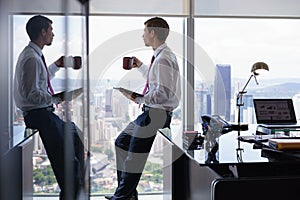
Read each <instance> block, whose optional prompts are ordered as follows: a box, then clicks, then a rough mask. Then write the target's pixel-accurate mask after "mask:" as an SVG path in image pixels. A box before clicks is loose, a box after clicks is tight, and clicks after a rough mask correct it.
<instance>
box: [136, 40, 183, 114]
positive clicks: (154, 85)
mask: <svg viewBox="0 0 300 200" xmlns="http://www.w3.org/2000/svg"><path fill="white" fill-rule="evenodd" d="M153 55H154V57H155V59H154V62H153V63H152V65H151V68H150V71H149V88H148V92H147V93H146V94H145V95H144V97H142V98H140V99H139V102H140V103H144V104H145V105H147V106H149V107H152V108H161V109H165V110H168V111H172V110H174V109H175V108H176V107H177V106H178V104H179V101H180V98H181V82H180V72H179V66H178V63H177V58H176V56H175V54H174V53H173V52H172V50H171V49H170V48H169V47H168V46H167V45H166V44H165V43H163V44H162V45H161V46H159V47H158V48H157V49H156V50H155V51H154V54H153ZM138 69H139V71H140V72H141V73H142V74H143V76H144V77H145V78H146V79H147V74H148V69H149V67H148V66H147V65H145V64H142V65H141V66H140V67H139V68H138Z"/></svg>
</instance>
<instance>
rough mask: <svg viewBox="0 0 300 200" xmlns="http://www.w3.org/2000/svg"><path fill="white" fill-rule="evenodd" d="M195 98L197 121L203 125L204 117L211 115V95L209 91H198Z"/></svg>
mask: <svg viewBox="0 0 300 200" xmlns="http://www.w3.org/2000/svg"><path fill="white" fill-rule="evenodd" d="M195 98H196V101H195V110H196V111H197V112H196V113H195V119H196V120H197V122H200V123H201V116H202V115H211V95H210V94H209V92H208V90H196V91H195Z"/></svg>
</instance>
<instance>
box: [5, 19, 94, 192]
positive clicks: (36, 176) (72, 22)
mask: <svg viewBox="0 0 300 200" xmlns="http://www.w3.org/2000/svg"><path fill="white" fill-rule="evenodd" d="M31 17H32V15H13V16H12V22H13V23H12V26H13V28H12V30H13V33H12V34H13V36H12V47H13V48H12V49H13V56H12V58H11V59H12V63H13V68H15V66H16V64H17V59H18V57H19V55H20V53H21V51H23V49H24V47H26V46H27V45H28V43H29V37H28V35H27V33H26V28H25V26H26V23H27V21H28V20H29V18H31ZM46 17H48V18H49V19H51V20H52V22H53V23H52V27H53V33H54V39H53V42H52V44H51V45H49V46H45V47H44V48H43V50H42V52H43V55H44V57H45V60H46V63H47V65H48V66H49V65H50V64H52V63H53V62H55V61H56V60H57V59H58V58H59V57H61V56H63V55H64V56H66V59H65V60H64V64H65V66H66V67H65V68H60V69H59V71H58V72H57V73H56V74H55V77H54V78H53V79H52V80H51V85H52V87H53V89H54V93H59V92H62V91H71V90H74V89H78V88H83V94H81V95H79V96H78V97H77V98H75V99H66V100H65V101H63V102H62V103H59V104H55V105H54V108H55V111H54V113H55V114H56V115H57V116H58V117H59V118H61V119H62V120H63V121H65V122H69V121H72V122H74V123H75V124H76V126H77V127H78V128H79V129H80V130H81V131H79V132H80V134H81V142H82V143H83V144H84V146H85V147H86V149H85V150H84V153H85V159H86V158H87V148H88V145H87V144H88V130H87V123H86V118H87V114H86V110H87V109H88V108H87V107H86V106H88V105H89V104H88V103H86V98H85V96H86V88H87V84H86V83H87V80H86V74H87V72H86V71H87V65H86V52H87V51H86V46H87V45H86V31H85V27H86V26H85V17H82V16H68V17H65V16H46ZM71 56H73V57H74V56H78V57H81V61H82V67H81V69H77V70H74V69H73V67H72V64H73V62H72V61H73V60H72V59H71ZM13 71H14V72H15V70H13ZM12 77H14V75H13V76H12ZM64 98H67V96H64ZM13 110H14V116H13V122H14V126H13V135H14V139H18V138H20V139H22V138H24V132H25V131H24V130H25V127H26V126H25V123H24V118H23V112H22V111H21V110H20V109H18V108H17V107H16V106H14V107H13ZM68 124H69V123H66V126H68ZM64 130H65V131H66V133H68V131H70V130H69V129H68V130H67V129H64ZM26 133H32V132H31V131H29V132H26ZM39 135H40V134H39V133H37V134H35V135H34V137H33V140H34V149H33V164H34V166H33V189H34V193H35V194H56V195H58V193H59V191H60V188H59V187H58V185H57V182H56V180H55V176H54V174H53V172H52V168H51V166H50V162H49V159H48V154H47V153H46V150H45V147H44V143H42V141H41V139H40V137H39ZM67 135H68V134H65V135H64V137H65V139H66V140H68V141H70V139H71V138H68V137H67ZM17 141H18V142H20V141H21V140H19V139H18V140H17ZM52 145H53V146H55V145H57V144H52ZM66 146H68V147H69V146H72V145H66ZM84 164H86V162H85V163H83V165H84ZM82 169H85V166H83V168H82ZM86 181H87V180H86ZM86 187H88V184H87V186H86Z"/></svg>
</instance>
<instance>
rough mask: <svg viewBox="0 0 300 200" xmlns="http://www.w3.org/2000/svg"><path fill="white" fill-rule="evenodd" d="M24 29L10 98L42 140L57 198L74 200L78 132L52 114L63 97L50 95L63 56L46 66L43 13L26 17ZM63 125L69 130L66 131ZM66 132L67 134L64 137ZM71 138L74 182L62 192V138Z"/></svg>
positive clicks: (47, 34) (78, 180) (49, 32)
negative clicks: (26, 39)
mask: <svg viewBox="0 0 300 200" xmlns="http://www.w3.org/2000/svg"><path fill="white" fill-rule="evenodd" d="M26 31H27V34H28V36H29V38H30V42H29V44H28V46H26V47H25V48H24V50H23V51H22V52H21V54H20V55H19V58H18V62H17V65H16V71H15V78H14V99H15V103H16V106H17V107H18V108H19V109H20V110H22V111H23V116H24V121H25V124H26V126H27V127H28V128H32V129H38V131H39V134H40V137H41V139H42V141H43V144H44V147H45V149H46V152H47V155H48V158H49V160H50V162H51V166H52V169H53V172H54V174H55V176H56V180H57V182H58V185H59V187H60V189H61V192H60V199H66V196H68V199H76V196H77V195H78V193H79V190H80V188H81V185H82V181H83V180H82V179H83V175H82V171H81V170H82V169H83V167H84V166H83V163H84V162H83V159H84V158H83V157H84V156H83V144H82V142H81V139H80V134H81V133H80V131H79V129H78V128H77V127H76V125H75V124H74V123H73V122H68V123H69V124H68V125H67V124H66V122H64V121H62V120H61V119H60V118H59V117H58V116H57V115H55V114H54V113H53V111H54V107H53V104H58V103H60V102H61V101H62V99H63V96H61V97H53V96H52V95H53V88H52V86H51V83H50V79H52V78H53V77H54V75H55V73H56V72H57V71H58V70H59V69H60V67H64V62H63V60H64V57H60V58H59V59H58V60H57V61H55V62H54V63H53V64H51V65H50V66H49V67H47V65H46V62H45V60H44V56H43V53H42V49H43V48H44V46H45V45H46V46H49V45H51V43H52V40H53V37H54V34H53V27H52V21H51V20H50V19H48V18H46V17H44V16H41V15H36V16H33V17H32V18H30V19H29V21H28V22H27V24H26ZM66 127H68V128H69V129H68V130H67V129H66ZM66 134H71V135H69V136H66ZM66 138H72V140H73V141H70V142H68V144H69V145H70V146H69V147H68V149H70V153H71V155H70V157H71V158H72V163H71V164H70V163H69V164H68V165H73V166H74V167H73V168H74V170H73V173H72V175H73V177H72V179H73V180H74V183H68V187H69V188H70V190H69V191H70V192H69V193H68V194H67V195H66V194H65V192H66V183H65V171H66V168H65V166H66V165H65V164H66V163H65V162H66V160H65V139H66Z"/></svg>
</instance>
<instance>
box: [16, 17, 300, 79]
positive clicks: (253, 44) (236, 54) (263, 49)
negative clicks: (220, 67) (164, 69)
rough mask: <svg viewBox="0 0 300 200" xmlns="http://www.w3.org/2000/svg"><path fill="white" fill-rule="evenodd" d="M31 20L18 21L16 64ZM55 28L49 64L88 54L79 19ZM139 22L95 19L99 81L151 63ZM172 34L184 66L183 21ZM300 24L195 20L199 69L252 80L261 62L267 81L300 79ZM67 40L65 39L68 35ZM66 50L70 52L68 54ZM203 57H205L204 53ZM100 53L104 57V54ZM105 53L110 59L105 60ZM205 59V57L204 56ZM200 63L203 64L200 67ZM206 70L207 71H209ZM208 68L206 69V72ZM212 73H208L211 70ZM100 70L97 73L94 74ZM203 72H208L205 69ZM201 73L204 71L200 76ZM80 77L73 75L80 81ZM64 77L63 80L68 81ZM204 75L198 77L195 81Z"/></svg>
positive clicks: (173, 24) (93, 46)
mask: <svg viewBox="0 0 300 200" xmlns="http://www.w3.org/2000/svg"><path fill="white" fill-rule="evenodd" d="M29 17H30V16H27V17H25V18H24V17H17V18H15V26H14V30H15V32H14V33H15V34H14V40H13V41H14V44H15V47H14V60H15V61H16V59H17V56H18V54H19V52H20V51H21V50H22V49H23V48H24V46H25V45H27V44H28V41H29V40H28V36H27V34H26V32H25V24H26V21H27V20H28V18H29ZM49 18H51V19H52V20H53V21H54V23H53V28H54V30H53V31H54V34H55V36H54V41H53V44H52V45H51V46H49V47H45V48H44V50H43V51H44V54H45V56H46V60H47V62H48V63H51V62H52V61H54V60H55V59H56V58H58V57H59V56H60V55H62V54H63V53H64V52H67V54H68V55H82V54H84V51H83V49H84V46H85V45H86V43H85V41H83V40H82V38H83V37H85V35H84V34H85V31H84V27H85V25H84V22H83V21H82V19H80V18H79V17H75V19H74V20H69V21H68V27H69V29H66V26H65V22H66V21H65V20H64V19H62V18H60V17H55V16H49ZM146 19H147V18H144V17H139V18H132V17H112V16H108V17H104V16H103V17H90V24H89V26H90V33H89V34H90V35H89V38H90V43H89V47H90V57H89V58H90V59H91V61H92V62H91V64H92V65H90V67H91V70H92V72H95V73H92V76H96V78H112V79H122V78H123V77H124V76H126V74H127V73H128V72H127V71H126V72H125V71H123V70H121V67H122V57H123V56H132V55H134V56H137V57H138V58H140V59H141V60H142V61H143V62H145V63H148V62H150V60H149V59H150V58H151V56H152V53H153V51H152V50H151V48H149V47H145V46H144V44H143V40H142V34H143V28H144V21H145V20H146ZM166 19H167V21H168V22H169V24H170V29H171V33H170V36H169V39H168V40H167V43H168V45H169V46H170V47H171V48H174V50H175V52H176V53H177V57H178V60H179V62H181V61H182V52H179V51H177V49H178V48H182V46H180V45H182V38H180V37H182V30H183V26H184V25H183V23H182V19H180V18H166ZM299 29H300V20H296V19H245V18H243V19H236V18H231V19H229V18H227V19H224V18H223V19H218V18H211V19H209V18H196V19H195V39H194V41H195V46H196V48H195V49H196V52H195V53H196V54H195V57H196V60H197V62H196V63H195V68H201V67H202V66H204V65H205V64H203V63H210V64H211V65H216V64H230V65H231V67H232V78H242V79H243V78H245V79H247V78H248V76H249V75H250V70H251V67H252V65H253V64H254V63H256V62H258V61H261V62H265V63H266V64H268V66H269V68H270V71H269V73H266V74H264V77H263V78H264V79H278V78H298V77H299V76H300V70H298V68H299V63H300V56H299V55H300V48H299V47H300V30H299ZM66 30H67V31H68V34H65V31H66ZM66 46H67V50H66V49H65V48H64V47H66ZM199 51H201V52H199ZM99 53H101V54H99ZM103 53H105V55H104V56H103ZM203 55H204V56H203ZM198 60H199V63H198ZM205 67H206V65H205ZM205 67H204V68H205ZM207 68H208V67H207ZM93 70H95V71H93ZM201 70H207V69H203V67H202V69H201ZM201 70H200V71H201ZM79 73H80V71H79V72H75V73H74V72H70V74H69V75H70V76H72V77H76V76H80V75H78V74H79ZM64 75H65V74H64V72H61V73H60V75H59V76H62V77H63V76H64ZM198 76H199V77H201V74H198V75H197V73H196V77H198Z"/></svg>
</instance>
